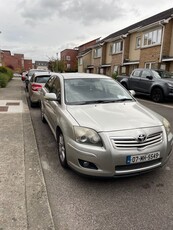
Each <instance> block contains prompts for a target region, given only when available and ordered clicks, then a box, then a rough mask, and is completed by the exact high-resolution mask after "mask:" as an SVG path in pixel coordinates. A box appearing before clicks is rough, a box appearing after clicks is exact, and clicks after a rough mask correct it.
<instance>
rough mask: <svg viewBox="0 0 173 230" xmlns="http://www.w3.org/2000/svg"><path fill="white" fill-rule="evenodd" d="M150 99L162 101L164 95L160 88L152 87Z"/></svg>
mask: <svg viewBox="0 0 173 230" xmlns="http://www.w3.org/2000/svg"><path fill="white" fill-rule="evenodd" d="M151 99H152V100H153V101H154V102H156V103H158V102H163V100H164V95H163V91H162V89H161V88H158V87H157V88H154V89H153V90H152V92H151Z"/></svg>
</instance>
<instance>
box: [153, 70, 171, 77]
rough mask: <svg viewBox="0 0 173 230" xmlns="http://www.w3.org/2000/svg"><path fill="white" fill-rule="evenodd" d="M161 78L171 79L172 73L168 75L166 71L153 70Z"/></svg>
mask: <svg viewBox="0 0 173 230" xmlns="http://www.w3.org/2000/svg"><path fill="white" fill-rule="evenodd" d="M155 71H156V72H157V73H158V74H159V76H160V77H161V78H171V77H173V73H170V72H168V71H166V70H155Z"/></svg>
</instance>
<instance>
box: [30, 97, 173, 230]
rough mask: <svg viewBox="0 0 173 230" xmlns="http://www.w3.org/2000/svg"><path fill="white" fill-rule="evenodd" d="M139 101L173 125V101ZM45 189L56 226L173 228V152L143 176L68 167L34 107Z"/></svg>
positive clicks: (81, 229) (66, 229)
mask: <svg viewBox="0 0 173 230" xmlns="http://www.w3.org/2000/svg"><path fill="white" fill-rule="evenodd" d="M139 101H140V102H141V103H142V104H144V105H146V106H148V107H149V108H151V109H153V110H154V111H156V112H158V113H160V114H162V115H163V116H165V117H166V118H167V119H168V120H169V121H170V122H171V124H172V128H173V102H167V103H165V104H155V103H153V102H151V101H150V100H144V99H142V100H141V99H139ZM30 111H31V117H32V122H33V126H34V130H35V135H36V140H37V144H38V148H39V153H40V158H41V163H42V167H43V172H44V177H45V182H46V185H47V192H48V197H49V201H50V206H51V210H52V214H53V219H54V223H55V227H56V229H57V230H104V229H105V230H131V229H132V230H139V229H140V230H158V229H159V230H162V229H163V230H172V229H173V154H172V156H171V158H170V160H169V162H168V163H167V165H166V166H165V167H164V168H162V169H158V170H156V171H153V172H150V173H147V174H143V175H141V176H135V177H129V178H121V179H97V178H88V177H83V176H81V175H78V174H77V173H75V172H73V171H72V170H70V169H68V170H64V169H62V168H61V166H60V163H59V161H58V156H57V152H56V151H57V150H56V142H55V139H54V137H53V135H52V133H51V130H50V129H49V127H48V125H47V124H43V123H42V122H41V119H40V109H39V108H31V109H30Z"/></svg>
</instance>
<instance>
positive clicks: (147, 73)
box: [141, 70, 151, 78]
mask: <svg viewBox="0 0 173 230" xmlns="http://www.w3.org/2000/svg"><path fill="white" fill-rule="evenodd" d="M147 76H151V73H150V71H149V70H143V71H142V75H141V77H142V78H146V77H147Z"/></svg>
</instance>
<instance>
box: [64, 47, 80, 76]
mask: <svg viewBox="0 0 173 230" xmlns="http://www.w3.org/2000/svg"><path fill="white" fill-rule="evenodd" d="M77 55H78V49H76V48H75V49H65V50H63V51H61V52H60V59H61V60H62V61H64V63H65V70H66V71H69V72H76V71H77Z"/></svg>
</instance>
